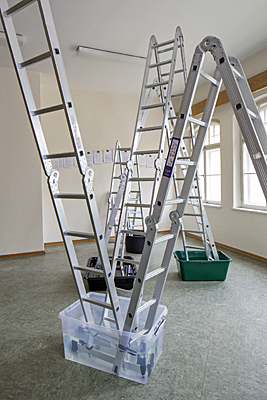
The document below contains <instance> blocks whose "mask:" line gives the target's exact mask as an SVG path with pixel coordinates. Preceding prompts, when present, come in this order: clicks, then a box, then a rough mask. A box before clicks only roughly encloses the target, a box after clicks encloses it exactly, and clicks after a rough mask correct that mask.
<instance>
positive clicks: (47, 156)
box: [43, 152, 76, 160]
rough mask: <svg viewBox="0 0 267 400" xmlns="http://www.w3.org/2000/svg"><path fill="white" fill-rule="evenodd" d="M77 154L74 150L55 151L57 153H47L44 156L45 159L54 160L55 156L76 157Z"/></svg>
mask: <svg viewBox="0 0 267 400" xmlns="http://www.w3.org/2000/svg"><path fill="white" fill-rule="evenodd" d="M75 156H76V154H75V153H74V152H69V153H55V154H45V155H44V156H43V159H44V160H53V159H54V158H68V157H75Z"/></svg>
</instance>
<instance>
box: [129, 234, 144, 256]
mask: <svg viewBox="0 0 267 400" xmlns="http://www.w3.org/2000/svg"><path fill="white" fill-rule="evenodd" d="M145 239H146V236H145V235H139V234H134V235H129V234H126V242H125V243H126V251H127V252H128V253H134V254H142V252H143V248H144V244H145Z"/></svg>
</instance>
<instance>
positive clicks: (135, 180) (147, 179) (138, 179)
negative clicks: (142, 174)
mask: <svg viewBox="0 0 267 400" xmlns="http://www.w3.org/2000/svg"><path fill="white" fill-rule="evenodd" d="M154 180H155V178H130V179H129V181H130V182H154Z"/></svg>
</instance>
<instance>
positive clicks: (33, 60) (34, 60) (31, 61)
mask: <svg viewBox="0 0 267 400" xmlns="http://www.w3.org/2000/svg"><path fill="white" fill-rule="evenodd" d="M49 57H51V52H50V51H47V52H46V53H43V54H40V55H39V56H36V57H33V58H30V59H29V60H26V61H23V62H22V63H19V64H18V67H19V68H25V67H27V66H28V65H32V64H35V63H37V62H39V61H42V60H46V59H47V58H49Z"/></svg>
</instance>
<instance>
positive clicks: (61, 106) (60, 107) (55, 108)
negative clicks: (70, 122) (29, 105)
mask: <svg viewBox="0 0 267 400" xmlns="http://www.w3.org/2000/svg"><path fill="white" fill-rule="evenodd" d="M63 109H64V104H58V105H57V106H52V107H47V108H41V109H40V110H35V111H31V115H33V116H36V115H42V114H47V113H50V112H54V111H59V110H63Z"/></svg>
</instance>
